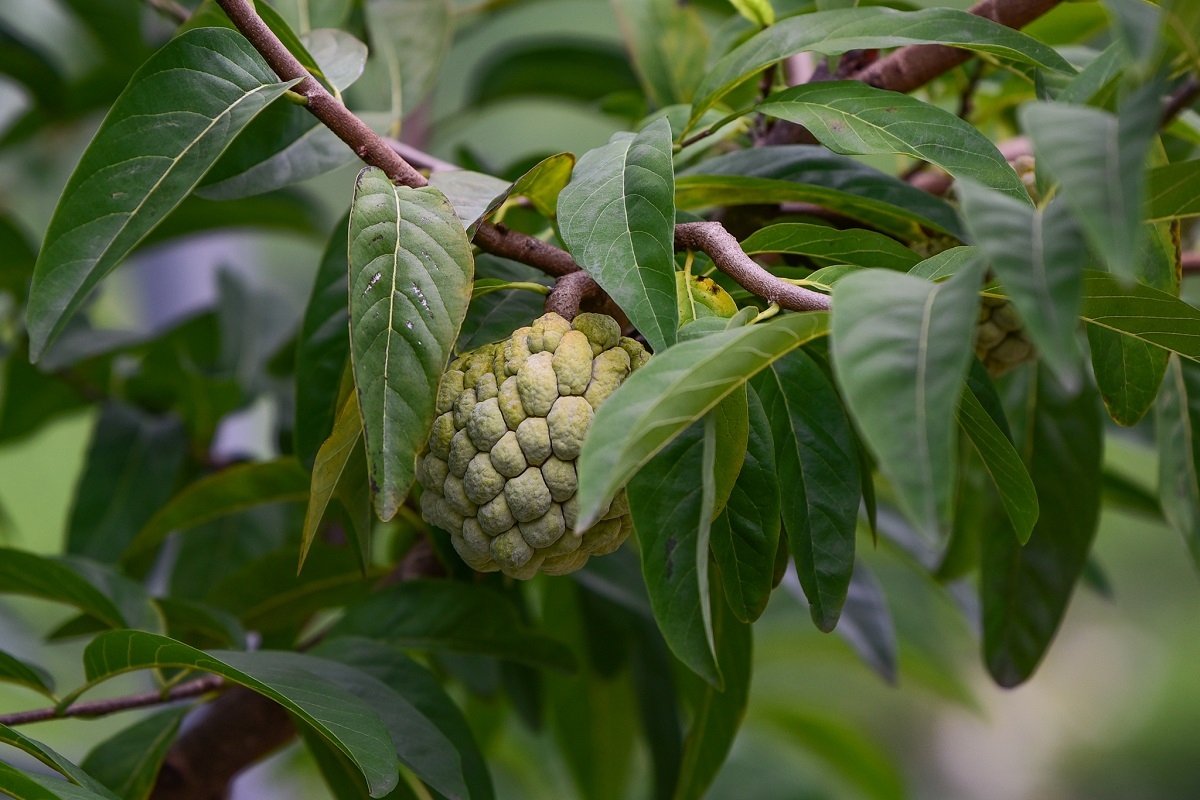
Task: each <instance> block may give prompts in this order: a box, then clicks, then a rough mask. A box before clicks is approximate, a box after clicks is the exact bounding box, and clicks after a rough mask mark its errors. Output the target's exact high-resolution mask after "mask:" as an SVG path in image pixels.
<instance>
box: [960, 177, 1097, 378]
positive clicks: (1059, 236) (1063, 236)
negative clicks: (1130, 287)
mask: <svg viewBox="0 0 1200 800" xmlns="http://www.w3.org/2000/svg"><path fill="white" fill-rule="evenodd" d="M958 193H959V197H961V198H962V212H963V217H964V218H965V219H966V222H967V227H968V228H970V229H971V233H972V235H973V236H974V237H975V241H976V242H977V244H978V247H979V249H980V250H982V251H983V252H984V253H985V254H986V255H987V257H988V261H989V263H990V264H991V267H992V269H993V270H994V271H995V274H996V278H998V279H999V280H1000V282H1001V283H1003V284H1004V289H1005V292H1006V293H1007V294H1008V296H1009V297H1010V298H1011V299H1012V303H1013V305H1014V306H1016V309H1017V312H1018V313H1019V314H1020V315H1021V321H1022V322H1023V323H1024V325H1025V331H1026V332H1027V333H1028V335H1029V338H1030V339H1031V340H1032V341H1033V344H1034V346H1035V347H1036V348H1037V351H1038V357H1039V358H1041V359H1042V360H1044V361H1045V362H1046V363H1047V364H1048V365H1049V366H1050V367H1051V369H1053V370H1054V374H1055V375H1056V376H1057V377H1058V379H1059V380H1060V381H1062V383H1063V385H1064V386H1066V387H1067V388H1068V389H1071V390H1074V389H1075V388H1076V387H1078V386H1079V385H1080V383H1081V382H1082V380H1083V370H1082V366H1083V356H1082V353H1080V351H1079V337H1078V332H1077V331H1078V327H1079V321H1078V318H1079V308H1080V306H1081V305H1082V303H1083V266H1084V263H1085V261H1086V260H1087V249H1086V245H1085V243H1084V239H1083V232H1082V231H1081V230H1080V229H1079V227H1078V225H1077V224H1076V223H1075V221H1074V219H1072V217H1071V216H1070V213H1069V212H1068V211H1067V207H1066V205H1065V204H1064V203H1063V202H1062V201H1061V200H1055V201H1053V202H1051V203H1050V204H1049V205H1047V206H1043V207H1042V208H1039V209H1036V210H1034V209H1032V208H1030V207H1029V204H1028V203H1027V202H1025V203H1018V202H1016V201H1014V200H1012V199H1011V198H1008V197H1005V196H1003V195H1001V194H999V193H997V192H994V191H991V190H990V189H987V188H985V187H983V186H979V185H978V184H975V183H972V182H970V181H960V182H959V184H958Z"/></svg>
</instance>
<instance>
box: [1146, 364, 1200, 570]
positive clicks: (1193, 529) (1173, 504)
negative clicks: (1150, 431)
mask: <svg viewBox="0 0 1200 800" xmlns="http://www.w3.org/2000/svg"><path fill="white" fill-rule="evenodd" d="M1156 411H1157V413H1156V415H1155V420H1156V423H1157V424H1156V425H1155V434H1156V437H1157V440H1158V500H1159V503H1161V505H1162V513H1163V516H1164V517H1166V519H1167V522H1168V523H1170V525H1171V527H1172V528H1174V529H1175V530H1176V531H1178V532H1179V534H1180V535H1181V536H1182V537H1183V540H1184V542H1186V543H1187V546H1188V550H1189V551H1190V552H1191V554H1192V559H1193V560H1194V561H1195V562H1196V564H1197V566H1200V477H1198V476H1197V469H1200V366H1197V365H1196V364H1194V363H1191V362H1184V361H1181V360H1180V359H1179V358H1178V357H1176V358H1172V359H1171V363H1170V365H1169V366H1168V368H1167V379H1166V380H1165V381H1164V382H1163V385H1162V389H1161V391H1160V392H1159V395H1158V404H1157V408H1156Z"/></svg>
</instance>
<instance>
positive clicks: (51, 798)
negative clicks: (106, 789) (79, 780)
mask: <svg viewBox="0 0 1200 800" xmlns="http://www.w3.org/2000/svg"><path fill="white" fill-rule="evenodd" d="M0 786H2V787H4V791H5V793H6V794H8V795H9V797H12V798H14V800H112V798H113V797H114V795H112V794H100V793H99V792H96V791H93V790H91V789H85V788H83V787H82V786H77V785H75V784H73V783H67V782H66V781H61V780H58V779H57V778H47V777H44V776H42V775H30V774H27V773H24V772H21V771H20V770H19V769H17V768H16V767H13V766H10V765H9V764H5V763H4V762H3V761H0Z"/></svg>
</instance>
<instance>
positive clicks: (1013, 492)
mask: <svg viewBox="0 0 1200 800" xmlns="http://www.w3.org/2000/svg"><path fill="white" fill-rule="evenodd" d="M958 424H959V425H961V426H962V429H963V432H964V433H966V434H967V438H969V439H970V440H971V444H973V445H975V450H976V451H977V452H978V453H979V457H980V458H982V459H983V465H984V466H985V467H987V471H988V474H989V475H991V476H992V482H993V483H995V484H996V489H997V491H999V492H1000V502H1001V503H1003V504H1004V513H1005V514H1006V515H1007V516H1008V521H1009V522H1010V523H1012V529H1013V533H1015V534H1016V536H1017V541H1018V542H1020V543H1021V544H1025V543H1026V542H1027V541H1029V536H1030V534H1031V533H1032V532H1033V526H1034V524H1035V523H1036V522H1037V519H1038V499H1037V490H1036V489H1035V488H1034V486H1033V480H1032V479H1031V478H1030V477H1029V473H1028V472H1027V471H1026V469H1025V465H1024V464H1023V463H1022V462H1021V456H1020V455H1019V454H1018V453H1017V451H1016V449H1015V448H1014V447H1013V446H1012V442H1010V441H1009V440H1008V437H1007V436H1006V435H1005V433H1004V431H1002V430H1001V429H1000V427H999V426H997V425H996V423H995V421H993V420H992V418H991V416H989V415H988V412H987V411H985V410H984V407H983V405H982V404H981V403H980V402H979V399H978V398H977V397H975V393H974V392H963V393H962V398H961V399H960V401H959V404H958Z"/></svg>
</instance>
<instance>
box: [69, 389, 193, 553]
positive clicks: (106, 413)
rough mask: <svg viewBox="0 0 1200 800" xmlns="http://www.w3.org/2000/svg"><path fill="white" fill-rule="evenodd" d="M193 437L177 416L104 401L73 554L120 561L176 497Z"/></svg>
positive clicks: (78, 499)
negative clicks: (144, 528) (142, 530)
mask: <svg viewBox="0 0 1200 800" xmlns="http://www.w3.org/2000/svg"><path fill="white" fill-rule="evenodd" d="M186 449H187V437H186V434H185V432H184V430H183V425H182V423H181V422H180V420H179V418H178V417H175V416H156V415H151V414H147V413H145V412H142V411H140V410H138V409H136V408H134V407H132V406H126V405H121V404H117V403H110V404H107V405H105V406H104V408H103V410H102V411H101V413H100V416H99V418H98V419H97V420H96V428H95V431H94V432H93V434H92V441H91V445H90V446H89V448H88V454H87V460H86V462H85V466H84V472H83V476H82V477H81V478H80V482H79V486H78V488H77V489H76V492H75V503H74V505H73V506H72V508H71V517H70V520H69V522H68V523H67V545H66V550H67V552H68V553H76V554H78V555H83V556H87V557H89V558H94V559H96V560H98V561H105V562H109V563H112V562H116V561H117V560H118V559H120V557H121V554H122V553H123V552H125V548H126V547H127V546H128V545H129V543H130V542H131V541H132V540H133V537H134V536H135V535H136V534H137V532H138V530H139V529H140V528H141V527H142V526H143V525H144V524H145V523H146V522H147V521H148V520H149V519H150V517H151V516H153V515H154V512H156V511H157V510H158V509H159V508H160V507H161V506H162V505H163V503H165V502H166V501H167V499H168V498H170V496H171V490H172V489H173V488H174V486H175V478H176V476H177V475H178V473H179V468H180V466H181V465H182V463H183V458H184V455H185V451H186Z"/></svg>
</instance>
